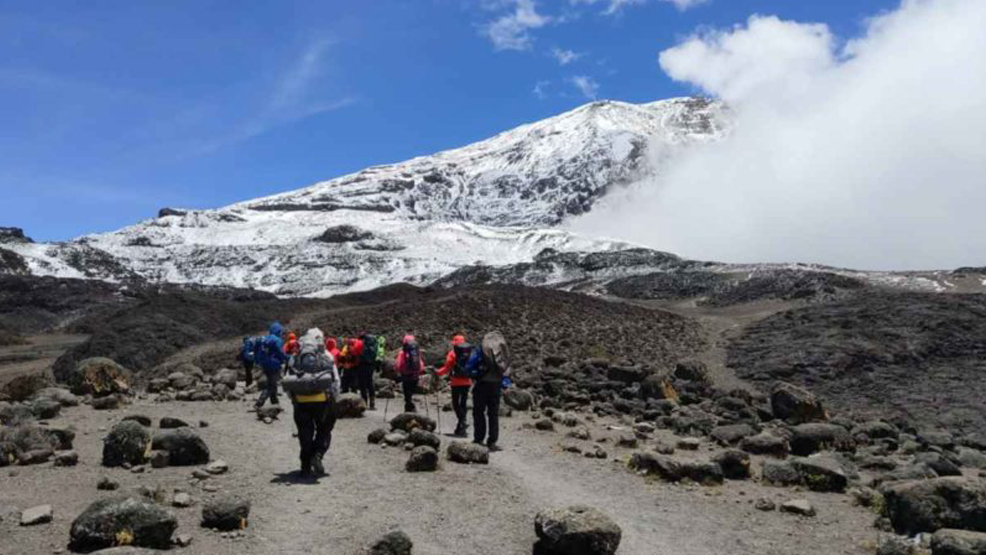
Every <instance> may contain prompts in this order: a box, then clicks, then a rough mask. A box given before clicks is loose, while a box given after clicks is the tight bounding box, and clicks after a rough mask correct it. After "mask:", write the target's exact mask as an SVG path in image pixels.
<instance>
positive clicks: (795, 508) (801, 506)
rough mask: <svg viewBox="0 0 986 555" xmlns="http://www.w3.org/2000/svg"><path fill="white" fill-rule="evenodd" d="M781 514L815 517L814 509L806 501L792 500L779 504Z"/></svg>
mask: <svg viewBox="0 0 986 555" xmlns="http://www.w3.org/2000/svg"><path fill="white" fill-rule="evenodd" d="M781 512H782V513H791V514H795V515H801V516H815V507H813V506H812V504H811V503H810V502H809V501H808V500H807V499H792V500H790V501H785V502H784V503H781Z"/></svg>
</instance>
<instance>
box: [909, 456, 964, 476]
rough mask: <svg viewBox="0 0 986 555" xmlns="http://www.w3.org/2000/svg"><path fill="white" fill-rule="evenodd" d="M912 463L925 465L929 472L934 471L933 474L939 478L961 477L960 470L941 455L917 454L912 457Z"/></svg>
mask: <svg viewBox="0 0 986 555" xmlns="http://www.w3.org/2000/svg"><path fill="white" fill-rule="evenodd" d="M914 462H916V463H917V464H926V465H928V467H929V468H931V470H934V471H935V474H937V475H939V476H961V475H962V469H960V468H959V466H958V465H957V464H955V463H954V462H952V461H951V460H949V459H947V458H945V456H943V455H942V454H941V453H934V452H928V453H918V455H917V456H916V457H914Z"/></svg>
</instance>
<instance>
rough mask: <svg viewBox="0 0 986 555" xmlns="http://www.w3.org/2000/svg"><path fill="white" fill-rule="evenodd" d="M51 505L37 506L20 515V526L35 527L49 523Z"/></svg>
mask: <svg viewBox="0 0 986 555" xmlns="http://www.w3.org/2000/svg"><path fill="white" fill-rule="evenodd" d="M51 519H52V511H51V505H39V506H37V507H31V508H30V509H26V510H24V512H22V513H21V526H35V525H37V524H47V523H49V522H51Z"/></svg>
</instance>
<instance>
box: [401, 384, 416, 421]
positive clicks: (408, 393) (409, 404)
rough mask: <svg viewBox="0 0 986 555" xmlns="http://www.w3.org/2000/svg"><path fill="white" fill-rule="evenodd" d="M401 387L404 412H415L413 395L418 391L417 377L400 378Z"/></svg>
mask: <svg viewBox="0 0 986 555" xmlns="http://www.w3.org/2000/svg"><path fill="white" fill-rule="evenodd" d="M401 387H402V389H403V390H404V412H415V411H416V410H417V407H415V406H414V394H415V392H417V391H418V377H417V376H401Z"/></svg>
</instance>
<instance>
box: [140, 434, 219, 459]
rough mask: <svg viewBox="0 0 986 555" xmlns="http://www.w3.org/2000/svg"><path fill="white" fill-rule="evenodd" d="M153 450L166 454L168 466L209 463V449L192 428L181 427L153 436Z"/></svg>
mask: <svg viewBox="0 0 986 555" xmlns="http://www.w3.org/2000/svg"><path fill="white" fill-rule="evenodd" d="M151 447H152V448H153V449H157V450H162V451H167V452H168V464H169V465H171V466H187V465H194V464H205V463H207V462H209V447H208V446H206V444H205V441H203V440H202V438H201V437H199V436H198V434H196V433H195V431H194V430H193V429H192V428H188V427H182V428H175V429H171V430H166V431H163V432H158V433H157V434H155V435H154V439H153V441H152V442H151Z"/></svg>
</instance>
